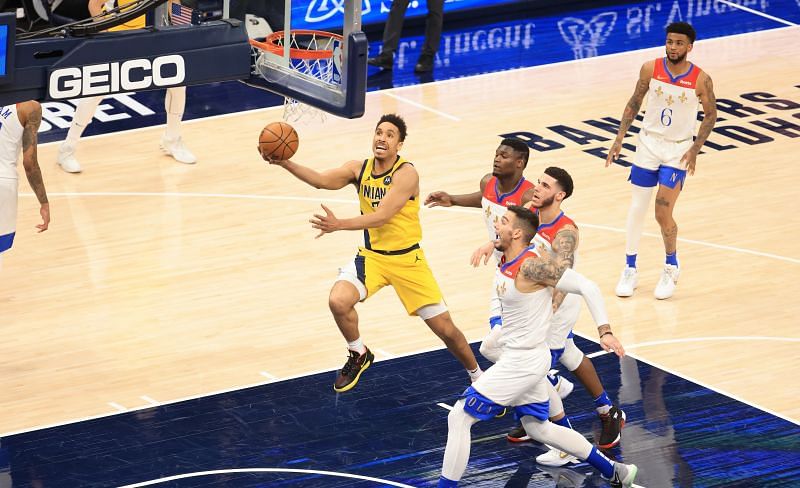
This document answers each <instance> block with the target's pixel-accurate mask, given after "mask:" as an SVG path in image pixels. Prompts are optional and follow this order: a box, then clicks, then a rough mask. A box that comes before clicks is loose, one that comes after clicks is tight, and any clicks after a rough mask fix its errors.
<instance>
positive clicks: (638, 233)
mask: <svg viewBox="0 0 800 488" xmlns="http://www.w3.org/2000/svg"><path fill="white" fill-rule="evenodd" d="M631 188H632V189H633V191H632V192H631V206H630V208H629V209H628V222H627V224H626V225H625V254H629V255H632V254H637V253H638V250H639V241H640V240H641V239H642V232H644V217H645V214H647V209H648V208H649V207H650V199H651V198H652V196H653V190H654V189H655V187H650V188H646V187H643V186H637V185H631Z"/></svg>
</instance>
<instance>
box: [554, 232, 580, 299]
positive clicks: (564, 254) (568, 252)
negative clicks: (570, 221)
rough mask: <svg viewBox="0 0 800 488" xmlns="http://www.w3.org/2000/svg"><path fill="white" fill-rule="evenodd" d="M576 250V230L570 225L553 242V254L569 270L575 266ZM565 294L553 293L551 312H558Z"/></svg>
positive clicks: (556, 291) (558, 291)
mask: <svg viewBox="0 0 800 488" xmlns="http://www.w3.org/2000/svg"><path fill="white" fill-rule="evenodd" d="M577 248H578V229H577V228H576V227H574V226H572V225H568V226H565V227H563V228H562V229H561V230H559V231H558V233H557V234H556V238H555V239H554V240H553V252H554V253H555V255H556V259H557V260H559V261H562V262H564V263H567V264H568V266H569V267H570V268H571V267H573V266H574V265H575V249H577ZM566 296H567V294H566V293H564V292H563V291H561V290H555V291H553V312H555V311H556V310H558V307H560V306H561V302H563V301H564V297H566Z"/></svg>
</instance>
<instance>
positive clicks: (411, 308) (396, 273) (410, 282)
mask: <svg viewBox="0 0 800 488" xmlns="http://www.w3.org/2000/svg"><path fill="white" fill-rule="evenodd" d="M339 279H340V280H346V281H349V282H351V283H353V284H354V285H355V286H356V288H357V289H358V291H359V293H360V295H361V301H364V300H366V299H367V298H369V297H371V296H372V295H374V294H375V293H377V292H378V290H380V289H381V288H383V287H384V286H387V285H390V286H393V287H394V290H395V293H397V296H398V297H399V298H400V301H401V302H402V303H403V306H404V307H405V309H406V312H408V314H409V315H416V311H417V310H419V309H420V308H422V307H424V306H426V305H436V304H439V303H441V302H442V291H441V290H440V289H439V285H438V284H437V283H436V279H435V278H434V277H433V272H432V271H431V268H430V267H428V261H427V260H426V259H425V253H423V252H422V249H414V250H413V251H409V252H407V253H405V254H399V255H395V256H384V255H383V254H378V253H376V252H372V251H370V250H368V249H364V248H359V250H358V254H357V255H356V258H355V259H354V260H353V261H351V262H350V263H348V265H347V266H345V267H343V268H341V269H340V270H339Z"/></svg>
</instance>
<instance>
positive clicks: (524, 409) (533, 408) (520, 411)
mask: <svg viewBox="0 0 800 488" xmlns="http://www.w3.org/2000/svg"><path fill="white" fill-rule="evenodd" d="M549 414H550V400H545V401H543V402H541V403H529V404H527V405H519V406H516V407H514V418H515V419H517V420H519V419H521V418H522V417H524V416H526V415H530V416H531V417H534V418H537V419H539V420H541V421H543V422H544V421H546V420H547V418H548V416H549Z"/></svg>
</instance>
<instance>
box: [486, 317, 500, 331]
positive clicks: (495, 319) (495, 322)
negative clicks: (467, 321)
mask: <svg viewBox="0 0 800 488" xmlns="http://www.w3.org/2000/svg"><path fill="white" fill-rule="evenodd" d="M498 325H503V317H501V316H499V315H495V316H494V317H489V329H494V328H495V327H497V326H498Z"/></svg>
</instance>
